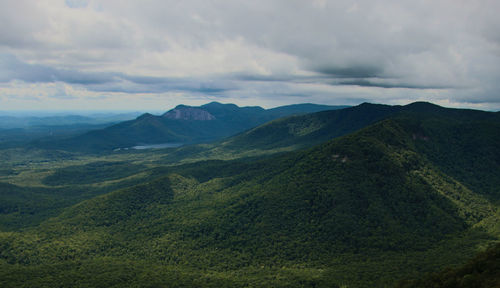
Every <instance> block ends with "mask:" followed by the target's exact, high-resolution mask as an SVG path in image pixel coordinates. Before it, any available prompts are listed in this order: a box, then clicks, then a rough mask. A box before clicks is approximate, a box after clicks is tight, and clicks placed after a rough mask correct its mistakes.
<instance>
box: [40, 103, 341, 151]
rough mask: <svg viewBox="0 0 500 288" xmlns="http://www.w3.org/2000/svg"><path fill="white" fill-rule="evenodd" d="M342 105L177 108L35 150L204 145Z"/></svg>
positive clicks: (94, 149) (42, 145)
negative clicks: (144, 145)
mask: <svg viewBox="0 0 500 288" xmlns="http://www.w3.org/2000/svg"><path fill="white" fill-rule="evenodd" d="M345 107H346V106H327V105H315V104H299V105H290V106H283V107H278V108H274V109H269V110H266V109H263V108H261V107H238V106H236V105H234V104H221V103H218V102H212V103H208V104H205V105H202V106H199V107H192V106H186V105H179V106H177V107H176V108H174V109H172V110H170V111H168V112H166V113H164V114H163V115H161V116H155V115H152V114H148V113H146V114H143V115H141V116H139V117H138V118H137V119H135V120H130V121H125V122H122V123H119V124H116V125H113V126H110V127H107V128H104V129H100V130H94V131H90V132H88V133H85V134H83V135H79V136H76V137H72V138H69V139H66V140H60V141H49V142H45V141H39V142H36V143H34V146H35V147H44V148H56V149H63V150H70V151H86V152H102V151H109V150H113V149H117V148H129V147H133V146H136V145H140V144H156V143H182V144H190V143H191V144H192V143H197V142H207V141H213V140H217V139H221V138H224V137H228V136H231V135H233V134H236V133H239V132H242V131H245V130H247V129H250V128H253V127H255V126H258V125H260V124H263V123H265V122H267V121H270V120H272V119H276V118H279V117H283V116H287V115H291V114H300V113H309V112H317V111H321V110H330V109H340V108H345Z"/></svg>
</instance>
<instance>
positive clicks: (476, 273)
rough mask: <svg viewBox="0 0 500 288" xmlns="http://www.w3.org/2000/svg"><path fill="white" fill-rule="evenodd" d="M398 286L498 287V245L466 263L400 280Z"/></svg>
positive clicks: (499, 264)
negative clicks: (422, 276)
mask: <svg viewBox="0 0 500 288" xmlns="http://www.w3.org/2000/svg"><path fill="white" fill-rule="evenodd" d="M398 287H406V288H410V287H415V288H418V287H436V288H440V287H457V288H466V287H477V288H498V287H500V245H496V246H494V247H491V248H490V249H488V250H486V251H484V252H482V253H479V255H477V256H476V257H474V259H472V260H471V261H469V262H467V264H465V265H463V266H461V267H458V268H448V269H445V270H443V271H441V272H439V273H434V274H432V275H429V276H428V277H426V278H424V279H421V280H416V281H404V282H401V283H400V284H399V285H398Z"/></svg>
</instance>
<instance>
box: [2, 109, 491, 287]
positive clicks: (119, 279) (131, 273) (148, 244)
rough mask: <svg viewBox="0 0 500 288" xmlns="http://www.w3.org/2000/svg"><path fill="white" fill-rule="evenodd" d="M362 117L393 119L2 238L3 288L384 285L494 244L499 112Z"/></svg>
mask: <svg viewBox="0 0 500 288" xmlns="http://www.w3.org/2000/svg"><path fill="white" fill-rule="evenodd" d="M357 109H359V110H361V111H362V112H365V113H364V114H363V113H361V114H360V116H359V118H356V117H351V118H348V119H349V120H350V121H348V120H343V121H346V122H344V123H351V125H353V126H355V125H361V123H366V122H363V121H367V120H365V119H363V118H362V117H361V115H370V117H372V118H369V119H373V118H377V117H382V118H384V117H386V116H387V115H388V114H387V113H388V111H392V110H393V109H396V110H397V111H398V113H397V114H393V116H391V117H386V119H383V120H381V121H377V123H374V124H372V125H369V126H366V127H364V128H362V129H360V130H358V131H356V132H354V133H350V134H348V135H344V136H343V137H339V138H336V139H333V140H328V141H327V142H323V143H321V144H319V145H317V146H314V147H312V148H308V149H306V150H300V151H295V152H290V153H284V154H280V155H275V156H272V157H268V158H263V159H260V160H257V161H203V162H198V163H193V164H188V165H182V166H174V167H172V166H169V167H164V170H162V169H161V168H159V170H158V173H159V174H158V178H156V179H155V180H148V181H147V182H144V183H141V184H139V185H135V186H132V187H128V188H125V189H119V190H115V191H113V192H111V193H108V194H105V195H101V196H98V197H95V198H93V199H90V200H86V201H82V202H80V203H79V204H77V205H75V206H72V207H71V208H69V209H65V210H64V212H63V213H61V214H60V215H58V216H57V217H53V218H50V219H49V220H47V221H45V222H43V223H42V224H41V225H39V226H38V227H34V228H31V229H29V230H25V231H21V232H16V233H0V247H2V249H1V250H0V268H2V269H0V285H2V286H6V287H9V286H12V287H16V286H21V285H24V286H30V287H38V286H50V284H53V283H55V281H57V284H58V285H60V286H71V285H73V286H87V287H93V286H97V285H103V284H102V283H106V286H116V287H118V286H122V287H126V286H128V287H137V286H142V287H162V286H174V287H179V286H180V287H182V286H184V287H193V286H202V287H248V286H256V287H342V286H347V287H389V286H390V285H393V284H394V283H395V282H397V281H398V280H399V279H405V278H408V277H409V276H415V275H419V274H421V273H425V272H430V271H432V270H434V269H436V268H441V267H443V266H449V265H451V264H461V263H464V262H465V261H466V260H467V258H469V257H470V256H471V255H472V254H474V253H475V251H476V247H477V246H480V245H486V244H488V243H489V242H492V241H498V239H499V236H500V228H499V227H498V224H497V223H498V219H499V216H498V205H497V203H498V201H499V200H500V195H499V193H498V191H497V190H498V187H499V186H498V181H499V180H498V179H499V177H496V176H498V171H500V166H499V165H500V161H498V160H499V159H500V149H499V148H498V147H500V146H499V145H498V144H499V143H500V133H499V132H500V125H499V124H500V121H498V113H488V112H481V111H469V110H455V109H446V108H442V107H438V106H435V105H430V104H427V103H416V104H411V105H407V106H396V107H393V106H383V105H368V104H364V105H361V106H359V107H358V108H357ZM207 112H209V113H210V114H211V115H213V116H214V117H215V118H217V117H218V116H217V115H218V114H217V113H215V112H213V111H207ZM399 112H401V113H399ZM322 113H324V112H322ZM322 113H320V114H322ZM344 113H345V112H344ZM346 115H347V114H343V116H346ZM356 115H357V114H356ZM384 115H385V116H384ZM304 119H309V118H304ZM338 119H340V118H338ZM211 121H215V120H204V121H200V122H203V123H205V122H211ZM280 121H282V120H280ZM293 123H299V122H293ZM307 123H309V122H305V123H304V125H303V126H301V127H309V126H307ZM332 125H333V124H332ZM279 127H281V126H279ZM285 127H289V126H285ZM312 127H316V126H315V125H313V126H312ZM327 127H328V126H327ZM311 130H313V129H311ZM320 130H321V128H320V129H316V130H313V132H310V133H309V134H311V133H315V132H316V131H320ZM287 131H288V130H287ZM298 131H301V130H300V129H299V130H298ZM307 131H309V128H308V129H306V130H305V132H307ZM325 131H330V130H325ZM292 134H293V133H292ZM295 134H297V133H295ZM295 134H293V135H295ZM283 135H285V134H283ZM317 135H321V134H317ZM299 136H300V133H299ZM297 139H301V138H300V137H298V138H297ZM445 150H448V151H449V152H447V153H445V152H444V151H445ZM472 161H477V162H480V163H478V164H476V166H472V167H467V166H463V167H461V166H462V165H464V164H465V165H467V164H471V165H474V164H472ZM120 165H122V164H120ZM482 166H484V167H482ZM88 168H89V169H91V168H92V167H88ZM106 170H107V171H109V172H110V173H111V174H115V173H114V172H113V169H112V166H110V167H107V169H106ZM162 171H163V172H162ZM129 172H130V171H125V175H127V176H128V175H129V174H128V173H129ZM60 175H62V176H64V177H62V178H61V177H60V178H61V179H59V180H64V179H66V181H67V180H68V179H71V175H66V176H65V175H63V174H60ZM49 177H50V176H49ZM52 178H54V177H52ZM52 178H49V179H52ZM110 179H115V175H111V178H110ZM55 180H57V179H52V181H55ZM80 180H81V181H82V182H86V181H88V180H87V179H80ZM80 180H79V181H80ZM76 183H80V182H76ZM495 187H496V188H495ZM65 188H66V189H67V187H65ZM457 251H460V253H457ZM462 274H463V273H462ZM473 276H474V275H473ZM464 278H465V277H464ZM103 281H104V282H103ZM448 287H450V286H448ZM464 287H467V286H464Z"/></svg>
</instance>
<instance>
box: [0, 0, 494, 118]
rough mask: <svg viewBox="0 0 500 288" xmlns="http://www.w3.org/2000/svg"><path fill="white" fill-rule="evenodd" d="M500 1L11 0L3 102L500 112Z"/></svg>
mask: <svg viewBox="0 0 500 288" xmlns="http://www.w3.org/2000/svg"><path fill="white" fill-rule="evenodd" d="M498 11H500V1H497V0H492V1H482V0H474V1H470V0H449V1H445V0H432V1H417V0H414V1H401V0H394V1H392V0H380V1H377V0H370V1H342V0H340V1H339V0H335V1H329V0H302V1H298V0H252V1H248V0H244V1H241V0H226V1H222V0H220V1H219V0H183V1H180V0H177V1H169V0H158V1H156V0H142V1H128V0H101V1H99V0H36V1H35V0H32V1H26V0H2V1H0V110H4V111H8V110H141V111H148V110H155V111H158V110H167V109H170V108H173V107H175V106H176V105H178V104H187V105H201V104H204V103H207V102H211V101H218V102H222V103H235V104H237V105H240V106H249V105H252V106H253V105H258V106H262V107H266V108H270V107H275V106H280V105H286V104H293V103H318V104H331V105H357V104H359V103H362V102H371V103H385V104H392V105H394V104H398V105H402V104H407V103H410V102H414V101H429V102H433V103H436V104H439V105H442V106H446V107H462V108H474V109H482V110H495V111H497V110H500V17H498Z"/></svg>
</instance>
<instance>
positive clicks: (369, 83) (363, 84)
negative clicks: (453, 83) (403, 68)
mask: <svg viewBox="0 0 500 288" xmlns="http://www.w3.org/2000/svg"><path fill="white" fill-rule="evenodd" d="M334 85H337V83H335V84H334ZM338 85H354V86H361V87H379V88H406V89H450V88H453V87H446V86H437V85H436V86H430V85H415V84H404V83H396V84H391V83H383V82H376V81H370V80H349V81H340V82H338Z"/></svg>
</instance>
